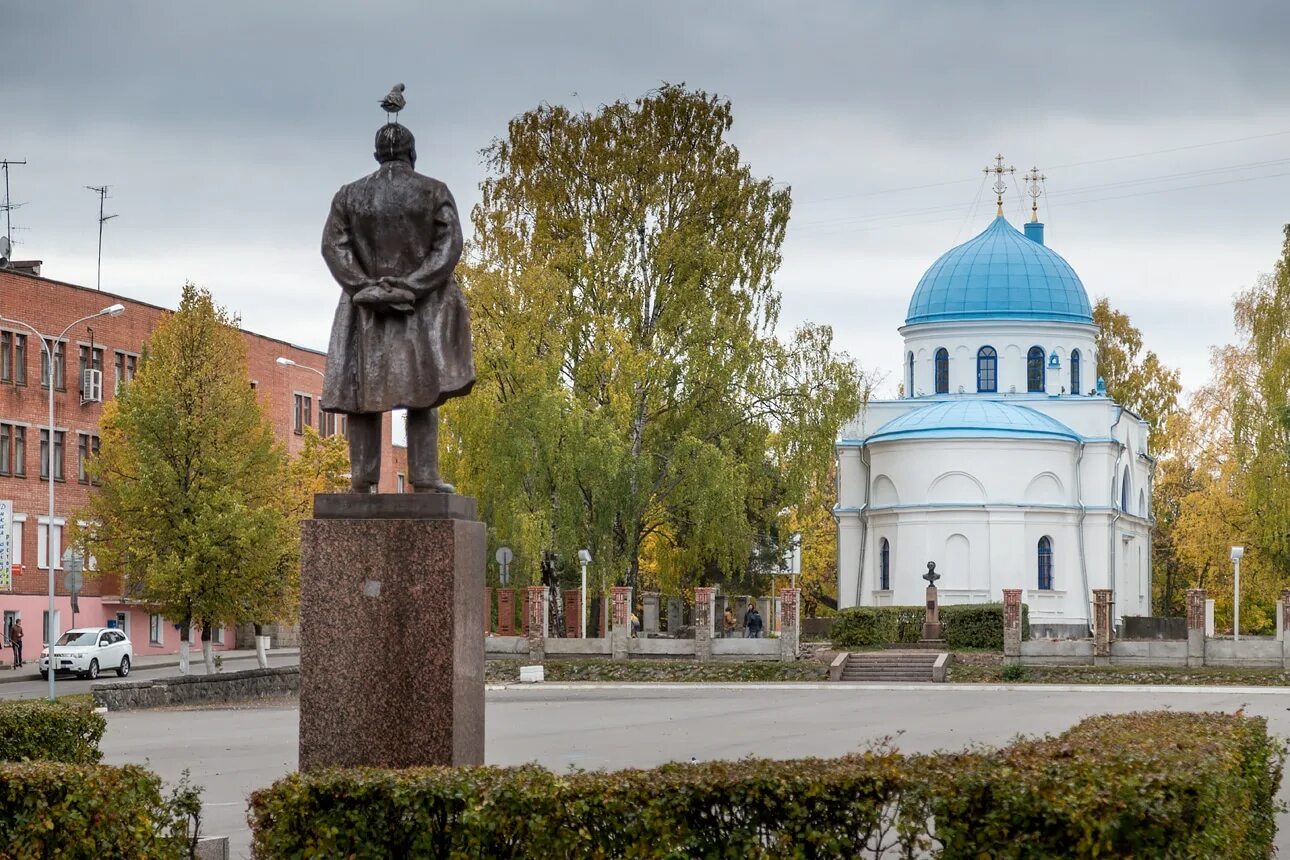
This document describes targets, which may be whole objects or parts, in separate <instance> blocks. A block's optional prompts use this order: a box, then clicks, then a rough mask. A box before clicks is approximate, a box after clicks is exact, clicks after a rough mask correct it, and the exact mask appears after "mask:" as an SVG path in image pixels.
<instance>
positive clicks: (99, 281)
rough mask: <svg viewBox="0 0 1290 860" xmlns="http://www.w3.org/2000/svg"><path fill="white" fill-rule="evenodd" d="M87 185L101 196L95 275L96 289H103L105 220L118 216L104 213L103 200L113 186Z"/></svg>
mask: <svg viewBox="0 0 1290 860" xmlns="http://www.w3.org/2000/svg"><path fill="white" fill-rule="evenodd" d="M85 187H86V188H88V189H89V190H90V191H93V192H94V193H95V194H97V195H98V196H99V258H98V273H97V274H96V275H95V276H94V289H96V290H101V289H103V222H104V221H110V220H112V219H113V218H115V217H116V216H115V215H104V214H103V201H104V200H107V196H108V189H109V188H111V187H112V186H110V185H86V186H85Z"/></svg>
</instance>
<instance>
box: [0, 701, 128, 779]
mask: <svg viewBox="0 0 1290 860" xmlns="http://www.w3.org/2000/svg"><path fill="white" fill-rule="evenodd" d="M106 729H107V721H105V720H104V719H103V715H102V714H96V713H94V707H93V706H92V705H89V704H77V705H69V704H65V703H63V702H48V701H45V700H43V699H38V700H34V701H16V702H0V761H61V762H65V763H67V764H94V763H95V762H97V761H98V760H99V759H100V758H102V753H100V752H99V741H100V740H102V739H103V732H104V731H105V730H106Z"/></svg>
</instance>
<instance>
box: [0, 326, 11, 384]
mask: <svg viewBox="0 0 1290 860" xmlns="http://www.w3.org/2000/svg"><path fill="white" fill-rule="evenodd" d="M0 382H13V332H11V331H0Z"/></svg>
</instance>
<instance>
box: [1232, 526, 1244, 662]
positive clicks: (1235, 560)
mask: <svg viewBox="0 0 1290 860" xmlns="http://www.w3.org/2000/svg"><path fill="white" fill-rule="evenodd" d="M1243 555H1245V547H1243V546H1234V547H1232V564H1233V565H1234V566H1235V570H1234V571H1233V574H1232V641H1233V642H1240V641H1241V556H1243Z"/></svg>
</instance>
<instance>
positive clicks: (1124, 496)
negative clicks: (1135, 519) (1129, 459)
mask: <svg viewBox="0 0 1290 860" xmlns="http://www.w3.org/2000/svg"><path fill="white" fill-rule="evenodd" d="M1132 489H1133V488H1132V487H1130V486H1129V467H1128V466H1125V467H1124V479H1123V480H1121V481H1120V510H1122V511H1125V512H1127V511H1128V510H1129V491H1130V490H1132Z"/></svg>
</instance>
